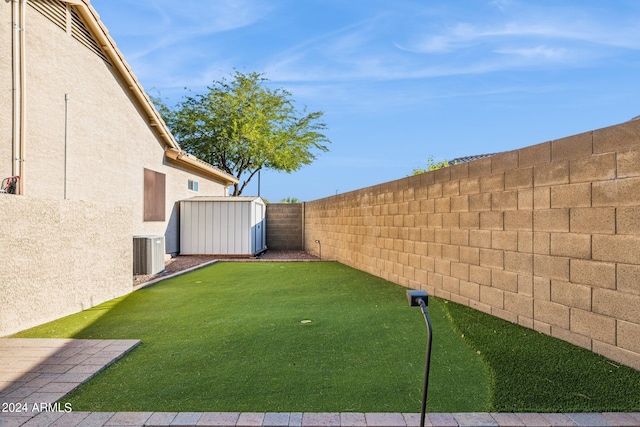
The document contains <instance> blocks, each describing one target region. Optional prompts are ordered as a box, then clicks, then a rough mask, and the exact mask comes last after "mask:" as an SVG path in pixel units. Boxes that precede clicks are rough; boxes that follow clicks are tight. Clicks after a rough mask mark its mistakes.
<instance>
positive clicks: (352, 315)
mask: <svg viewBox="0 0 640 427" xmlns="http://www.w3.org/2000/svg"><path fill="white" fill-rule="evenodd" d="M405 291H406V290H405V289H404V288H401V287H399V286H396V285H394V284H392V283H389V282H386V281H384V280H382V279H379V278H376V277H374V276H371V275H368V274H366V273H363V272H360V271H357V270H354V269H351V268H349V267H346V266H344V265H341V264H338V263H324V262H323V263H219V264H215V265H213V266H210V267H207V268H203V269H201V270H198V271H196V272H193V273H190V274H188V275H184V276H180V277H177V278H175V279H170V280H166V281H164V282H162V283H160V284H158V285H155V286H153V287H150V288H146V289H143V290H140V291H137V292H134V293H132V294H130V295H128V296H126V297H123V298H119V299H117V300H114V301H110V302H108V303H106V304H102V305H101V306H98V307H95V308H92V309H90V310H86V311H84V312H82V313H78V314H76V315H72V316H68V317H66V318H64V319H60V320H58V321H55V322H52V323H49V324H45V325H42V326H40V327H37V328H34V329H31V330H29V331H25V332H22V333H20V334H18V335H17V336H21V337H74V338H105V339H107V338H138V339H140V340H142V344H141V345H140V346H139V347H138V348H136V349H135V350H133V352H132V353H130V354H129V355H128V356H126V357H125V358H123V359H121V361H119V362H117V363H116V364H115V365H114V366H112V367H110V368H109V369H107V370H106V371H104V372H103V373H101V374H100V375H98V376H97V377H96V378H94V379H93V380H91V381H90V382H89V383H87V384H85V385H83V386H82V387H81V388H80V389H79V390H78V391H77V392H76V393H74V394H73V395H72V396H71V397H70V398H69V399H68V401H69V402H71V403H72V404H73V408H74V410H79V411H81V410H92V411H342V412H348V411H358V412H365V411H367V412H396V411H404V412H419V411H420V402H421V397H422V383H423V376H424V355H425V346H426V327H425V324H424V320H423V318H422V314H421V312H420V309H419V308H416V307H409V306H408V304H407V299H406V296H405ZM429 310H430V315H431V317H432V319H433V324H434V329H435V330H436V331H437V332H435V333H434V337H435V338H434V349H433V358H432V360H433V362H432V370H431V384H430V393H429V394H430V398H429V402H428V407H429V410H430V411H481V410H485V409H487V407H488V405H489V387H490V377H489V370H488V369H487V367H486V365H485V364H484V363H483V361H482V359H481V358H480V357H478V355H477V354H476V352H475V351H474V350H472V349H471V348H470V347H469V346H467V345H466V344H465V342H464V341H463V340H462V338H461V337H460V336H459V335H458V334H457V333H456V332H455V331H454V330H453V328H452V326H451V323H450V322H449V320H448V319H447V316H446V315H445V313H444V311H443V303H442V301H439V300H436V299H433V300H431V302H430V307H429ZM307 320H310V321H311V322H310V323H303V321H307Z"/></svg>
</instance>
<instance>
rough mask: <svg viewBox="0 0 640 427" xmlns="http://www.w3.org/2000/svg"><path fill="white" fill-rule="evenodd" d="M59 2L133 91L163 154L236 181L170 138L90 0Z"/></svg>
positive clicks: (222, 180)
mask: <svg viewBox="0 0 640 427" xmlns="http://www.w3.org/2000/svg"><path fill="white" fill-rule="evenodd" d="M61 1H63V2H65V3H67V4H69V5H72V6H73V8H74V10H75V11H76V13H78V15H80V17H81V19H82V21H83V23H84V24H85V26H86V27H87V29H88V30H89V31H90V32H91V35H92V36H93V37H94V38H95V39H96V42H97V43H98V45H99V46H100V48H101V49H102V51H103V52H104V54H105V55H106V56H107V58H108V59H109V61H110V62H111V63H112V64H113V66H114V68H115V69H116V71H117V72H118V74H119V75H120V76H121V78H122V79H123V80H124V82H125V83H126V85H127V86H128V88H129V90H130V91H131V93H132V94H133V97H134V98H135V99H136V100H137V101H138V102H139V104H140V107H141V108H142V110H143V112H144V113H145V115H146V120H147V122H148V123H149V126H150V127H151V128H152V129H153V131H154V133H155V134H156V135H157V136H158V138H159V139H160V140H161V141H162V142H163V143H164V144H165V146H166V149H165V154H166V157H167V158H168V159H170V160H173V161H175V162H176V163H178V164H180V165H182V166H186V167H188V168H190V169H195V170H196V171H197V172H199V173H201V174H204V175H205V176H207V177H210V178H211V179H214V180H216V181H218V182H220V183H222V184H224V185H225V186H229V185H233V184H237V183H238V179H237V178H235V177H234V176H233V175H230V174H228V173H226V172H224V171H222V170H220V169H218V168H216V167H215V166H213V165H210V164H209V163H207V162H204V161H202V160H200V159H198V158H196V157H195V156H193V155H191V154H189V153H187V152H186V151H184V150H182V149H181V148H180V145H179V144H178V142H177V141H176V140H175V138H174V137H173V134H172V133H171V131H170V130H169V128H168V127H167V125H166V123H165V122H164V120H163V119H162V116H161V115H160V113H159V112H158V110H156V108H155V106H154V105H153V102H151V100H150V99H149V96H148V95H147V94H146V92H145V91H144V89H143V88H142V85H141V84H140V82H139V81H138V79H137V78H136V76H135V75H134V74H133V71H132V70H131V67H130V66H129V64H128V63H127V61H126V60H125V59H124V55H123V54H122V52H120V50H118V48H117V47H116V42H115V41H114V40H113V39H112V38H111V36H110V35H109V31H108V30H107V28H106V27H105V25H104V24H103V23H102V21H100V15H98V12H96V10H95V9H94V8H93V6H91V2H90V0H61Z"/></svg>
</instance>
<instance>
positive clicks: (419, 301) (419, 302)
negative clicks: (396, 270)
mask: <svg viewBox="0 0 640 427" xmlns="http://www.w3.org/2000/svg"><path fill="white" fill-rule="evenodd" d="M407 300H408V302H409V306H411V307H416V306H420V308H421V309H422V315H423V316H424V321H425V322H426V324H427V357H426V362H425V368H424V389H423V391H422V409H421V411H420V427H424V419H425V416H426V413H427V390H428V389H429V363H430V362H431V331H432V329H431V319H429V314H428V313H427V305H429V294H427V292H426V291H420V290H408V291H407Z"/></svg>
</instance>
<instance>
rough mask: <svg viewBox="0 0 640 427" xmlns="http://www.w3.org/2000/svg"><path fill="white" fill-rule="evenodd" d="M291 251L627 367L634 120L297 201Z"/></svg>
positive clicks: (633, 343) (639, 272)
mask: <svg viewBox="0 0 640 427" xmlns="http://www.w3.org/2000/svg"><path fill="white" fill-rule="evenodd" d="M304 223H305V248H306V249H307V250H308V251H310V252H316V253H317V251H318V245H317V244H316V243H315V240H320V241H321V244H322V256H323V258H333V259H337V260H338V261H340V262H343V263H345V264H347V265H350V266H353V267H355V268H358V269H361V270H364V271H367V272H369V273H372V274H374V275H377V276H380V277H383V278H385V279H388V280H391V281H393V282H395V283H398V284H400V285H403V286H407V287H411V288H422V289H425V290H427V291H428V292H429V293H431V294H433V295H436V296H439V297H443V298H446V299H450V300H453V301H456V302H459V303H462V304H465V305H468V306H471V307H474V308H477V309H479V310H482V311H484V312H487V313H490V314H493V315H495V316H498V317H501V318H504V319H507V320H510V321H512V322H517V323H519V324H521V325H523V326H526V327H529V328H533V329H535V330H537V331H540V332H543V333H545V334H549V335H552V336H555V337H557V338H560V339H563V340H566V341H569V342H571V343H574V344H576V345H579V346H582V347H585V348H588V349H590V350H593V351H594V352H597V353H600V354H603V355H605V356H607V357H609V358H611V359H614V360H616V361H618V362H622V363H625V364H627V365H630V366H633V367H635V368H636V369H640V120H635V121H632V122H627V123H622V124H620V125H616V126H611V127H608V128H604V129H599V130H595V131H592V132H586V133H584V134H579V135H574V136H570V137H567V138H562V139H559V140H554V141H550V142H545V143H543V144H538V145H534V146H530V147H525V148H522V149H519V150H514V151H510V152H506V153H502V154H499V155H495V156H492V157H489V158H485V159H480V160H476V161H473V162H470V163H464V164H460V165H454V166H450V167H447V168H444V169H440V170H437V171H434V172H429V173H425V174H422V175H418V176H413V177H409V178H405V179H401V180H398V181H393V182H388V183H384V184H380V185H377V186H374V187H369V188H363V189H361V190H357V191H354V192H351V193H346V194H342V195H338V196H334V197H330V198H326V199H321V200H316V201H313V202H309V203H306V204H305V221H304Z"/></svg>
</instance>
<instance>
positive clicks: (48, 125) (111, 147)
mask: <svg viewBox="0 0 640 427" xmlns="http://www.w3.org/2000/svg"><path fill="white" fill-rule="evenodd" d="M0 10H1V11H2V12H1V13H2V19H3V22H4V24H5V25H4V26H3V28H2V30H0V36H1V37H2V39H0V46H2V47H1V49H5V50H6V46H9V47H10V46H11V33H10V31H9V32H8V33H7V31H6V27H8V28H10V27H11V16H10V10H11V5H10V3H5V2H2V3H0ZM26 12H27V31H26V35H27V39H26V40H27V46H26V64H27V66H26V69H27V80H26V82H27V83H26V87H27V90H26V93H27V101H26V120H27V138H26V140H27V142H26V149H25V151H26V154H25V157H26V162H25V164H24V166H25V173H24V180H23V181H24V195H25V196H27V197H35V198H47V199H63V198H64V196H65V157H66V197H67V199H69V200H87V201H95V202H99V203H113V204H118V205H128V206H131V207H132V210H133V216H132V218H131V221H132V223H131V225H132V227H131V228H132V232H133V234H136V235H150V234H153V235H165V237H166V245H167V252H171V253H177V252H178V226H179V223H178V218H177V208H176V206H177V205H176V201H178V200H180V199H184V198H188V197H192V196H194V195H207V196H222V195H224V187H223V186H222V185H221V184H219V183H217V182H214V181H211V180H210V179H208V178H205V177H203V176H198V175H195V174H194V173H192V172H191V171H187V170H184V169H181V168H180V167H177V166H175V164H168V163H167V161H166V159H165V156H164V148H165V147H164V146H163V145H162V143H161V142H159V139H158V138H157V136H156V134H155V133H154V132H155V131H154V129H152V128H151V127H150V126H149V124H148V118H147V117H144V116H143V115H141V113H140V111H141V110H140V109H139V108H138V106H137V104H136V101H135V100H134V98H133V97H132V96H131V94H130V91H129V88H128V87H126V86H124V85H123V84H122V83H121V81H120V80H119V77H118V76H117V75H116V73H115V71H114V69H113V68H112V67H111V66H110V65H109V64H107V63H105V62H104V61H103V60H102V59H101V58H100V57H98V56H97V55H96V54H95V53H94V52H92V51H91V50H89V49H88V48H86V47H85V46H84V45H82V44H81V43H79V42H78V41H77V40H75V39H74V38H72V37H71V36H70V35H69V34H67V33H66V32H64V31H63V30H62V29H60V28H59V27H57V26H55V25H54V24H53V23H51V22H50V21H49V20H48V19H47V18H45V17H43V16H42V15H41V14H39V13H38V12H37V11H35V10H33V9H32V8H30V7H28V8H26ZM7 37H8V38H7ZM3 51H4V50H3ZM8 53H10V52H8ZM3 57H6V58H11V56H10V55H8V56H3ZM7 68H10V61H2V65H1V66H0V69H1V70H2V71H0V77H2V83H1V84H2V85H3V87H5V86H6V85H7V81H8V84H9V85H10V83H11V73H10V69H9V71H8V72H7ZM9 87H10V86H9ZM65 94H68V95H69V102H68V117H67V121H66V123H67V126H68V127H67V129H68V131H67V136H66V154H65ZM5 95H6V94H5V93H4V91H3V94H2V96H5ZM5 98H6V97H5ZM5 98H2V101H3V102H2V104H1V107H0V108H2V110H1V112H2V114H3V116H4V117H10V109H11V102H10V101H11V100H10V98H8V99H5ZM6 114H9V115H8V116H7V115H6ZM3 122H4V121H3ZM0 132H2V134H1V136H0V137H1V138H2V145H1V148H0V150H2V151H0V155H2V158H0V171H3V170H5V169H6V168H7V164H8V167H9V168H10V157H11V155H10V153H7V152H6V150H7V147H8V148H9V149H10V148H11V143H10V138H11V128H10V126H9V127H7V126H4V125H3V127H2V128H0ZM7 138H9V139H7ZM144 168H147V169H151V170H154V171H156V172H160V173H163V174H165V175H166V200H167V203H166V221H163V222H162V221H161V222H144V221H143V184H144V182H143V170H144ZM190 178H191V179H195V180H197V181H198V182H199V184H200V185H199V186H200V191H199V192H198V193H194V192H192V191H189V190H188V189H187V180H188V179H190Z"/></svg>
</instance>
